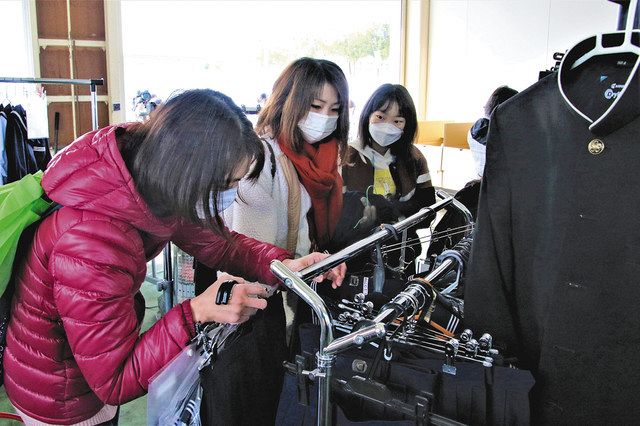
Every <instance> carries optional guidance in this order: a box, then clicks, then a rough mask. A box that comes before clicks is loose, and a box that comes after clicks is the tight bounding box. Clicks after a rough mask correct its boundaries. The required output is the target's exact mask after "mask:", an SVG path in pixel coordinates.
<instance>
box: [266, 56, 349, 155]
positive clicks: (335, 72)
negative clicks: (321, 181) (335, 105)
mask: <svg viewBox="0 0 640 426" xmlns="http://www.w3.org/2000/svg"><path fill="white" fill-rule="evenodd" d="M325 83H328V84H330V85H332V86H333V87H334V88H335V90H336V92H337V93H338V102H339V103H340V110H339V111H338V114H339V118H338V125H337V128H336V130H335V131H334V132H333V133H332V134H331V135H329V136H328V137H327V139H328V138H336V139H337V140H338V144H339V146H340V152H341V153H344V150H345V148H346V146H347V140H348V137H349V86H348V84H347V79H346V77H345V76H344V73H343V72H342V69H340V67H339V66H338V65H336V64H335V63H333V62H331V61H327V60H325V59H313V58H300V59H298V60H296V61H294V62H293V63H291V64H290V65H289V66H287V68H286V69H285V70H284V71H283V72H282V74H280V76H279V77H278V79H277V80H276V82H275V83H274V85H273V91H272V93H271V96H269V98H268V99H267V102H266V104H265V106H264V108H263V109H262V111H260V116H259V117H258V123H257V125H256V130H257V132H258V134H263V133H265V132H266V131H267V129H269V130H270V131H271V134H272V136H273V137H274V138H276V139H278V140H279V141H280V142H282V143H285V144H287V146H289V148H291V149H292V150H294V151H296V152H301V151H302V147H303V146H304V144H305V143H306V142H305V141H304V139H303V138H302V132H301V131H300V129H299V128H298V122H299V121H300V120H302V119H303V118H304V117H305V116H306V115H307V113H308V112H309V109H310V108H311V103H312V102H313V99H314V98H316V97H318V96H319V95H320V93H321V92H322V88H323V87H324V84H325Z"/></svg>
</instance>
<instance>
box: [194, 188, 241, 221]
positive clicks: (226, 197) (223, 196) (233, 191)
mask: <svg viewBox="0 0 640 426" xmlns="http://www.w3.org/2000/svg"><path fill="white" fill-rule="evenodd" d="M236 195H238V188H229V189H225V190H224V191H220V192H218V213H222V212H223V211H224V210H226V209H227V208H229V207H230V206H231V204H233V202H234V201H235V200H236ZM209 208H210V209H211V212H212V213H213V212H214V209H213V197H211V200H210V201H209ZM196 212H197V213H198V217H199V218H200V219H202V220H204V211H203V209H202V203H200V202H199V201H198V204H197V205H196Z"/></svg>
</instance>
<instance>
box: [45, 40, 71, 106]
mask: <svg viewBox="0 0 640 426" xmlns="http://www.w3.org/2000/svg"><path fill="white" fill-rule="evenodd" d="M40 75H42V76H43V77H44V78H70V77H71V70H70V64H69V49H68V48H67V47H58V46H49V47H47V48H46V49H42V48H41V49H40ZM44 86H45V90H46V91H47V95H50V96H54V95H71V87H70V86H67V85H54V84H45V85H44Z"/></svg>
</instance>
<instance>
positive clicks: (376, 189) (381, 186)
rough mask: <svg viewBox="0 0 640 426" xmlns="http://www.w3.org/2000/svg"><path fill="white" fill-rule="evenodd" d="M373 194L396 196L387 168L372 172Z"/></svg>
mask: <svg viewBox="0 0 640 426" xmlns="http://www.w3.org/2000/svg"><path fill="white" fill-rule="evenodd" d="M373 193H374V194H378V195H384V196H387V195H395V194H396V184H395V182H394V181H393V177H392V176H391V171H390V170H389V169H388V168H387V169H375V170H374V171H373Z"/></svg>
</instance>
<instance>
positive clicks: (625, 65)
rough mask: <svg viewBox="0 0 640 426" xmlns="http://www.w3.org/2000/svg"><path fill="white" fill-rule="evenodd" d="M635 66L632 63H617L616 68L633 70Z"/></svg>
mask: <svg viewBox="0 0 640 426" xmlns="http://www.w3.org/2000/svg"><path fill="white" fill-rule="evenodd" d="M634 65H635V63H634V62H631V61H623V60H621V61H616V66H617V67H620V68H633V66H634Z"/></svg>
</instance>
